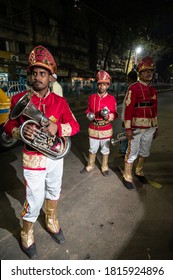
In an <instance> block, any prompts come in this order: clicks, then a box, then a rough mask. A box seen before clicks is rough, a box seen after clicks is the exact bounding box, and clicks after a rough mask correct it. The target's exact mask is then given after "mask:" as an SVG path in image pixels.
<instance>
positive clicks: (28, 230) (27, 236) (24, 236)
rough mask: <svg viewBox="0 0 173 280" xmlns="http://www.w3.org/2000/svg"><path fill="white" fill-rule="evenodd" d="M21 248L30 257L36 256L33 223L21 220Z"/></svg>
mask: <svg viewBox="0 0 173 280" xmlns="http://www.w3.org/2000/svg"><path fill="white" fill-rule="evenodd" d="M21 249H22V250H23V252H24V253H25V254H26V255H27V256H28V257H29V258H30V259H35V258H36V257H37V249H36V246H35V242H34V223H31V222H28V221H26V220H23V227H22V230H21Z"/></svg>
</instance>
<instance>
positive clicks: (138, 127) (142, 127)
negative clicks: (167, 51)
mask: <svg viewBox="0 0 173 280" xmlns="http://www.w3.org/2000/svg"><path fill="white" fill-rule="evenodd" d="M137 72H138V74H139V82H138V83H135V84H132V85H131V86H130V87H129V88H128V93H127V96H126V100H125V112H124V126H125V130H126V136H127V138H128V148H127V152H126V155H125V165H124V174H123V183H124V186H125V187H126V188H127V189H134V184H133V180H132V168H133V162H134V161H135V160H136V159H137V164H136V167H135V176H136V177H137V178H138V179H139V181H140V182H141V183H143V184H147V182H148V181H147V179H146V177H145V176H144V172H143V165H144V162H145V160H146V158H147V157H149V155H150V148H151V144H152V140H153V139H154V138H155V137H156V136H157V134H158V121H157V103H158V98H157V91H156V89H155V88H154V87H153V86H152V85H151V84H150V83H151V80H152V78H153V73H154V63H153V59H152V58H151V57H145V58H143V59H142V60H141V61H140V62H139V64H138V67H137Z"/></svg>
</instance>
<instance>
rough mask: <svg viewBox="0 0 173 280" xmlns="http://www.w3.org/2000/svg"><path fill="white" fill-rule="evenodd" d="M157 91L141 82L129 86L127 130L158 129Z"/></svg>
mask: <svg viewBox="0 0 173 280" xmlns="http://www.w3.org/2000/svg"><path fill="white" fill-rule="evenodd" d="M157 103H158V98H157V91H156V89H155V88H154V87H153V86H151V85H149V86H148V85H147V84H146V83H143V82H141V81H139V82H136V83H134V84H132V85H131V86H129V88H128V92H127V95H126V99H125V110H124V126H125V129H126V130H127V129H132V128H149V127H157V126H158V120H157Z"/></svg>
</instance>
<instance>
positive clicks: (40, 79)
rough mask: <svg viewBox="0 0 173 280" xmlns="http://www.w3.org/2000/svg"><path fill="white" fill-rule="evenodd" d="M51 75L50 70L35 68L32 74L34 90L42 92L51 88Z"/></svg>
mask: <svg viewBox="0 0 173 280" xmlns="http://www.w3.org/2000/svg"><path fill="white" fill-rule="evenodd" d="M50 81H51V75H50V73H49V71H48V70H46V69H45V68H42V67H33V69H32V72H31V82H32V85H33V88H34V90H36V91H40V90H42V89H46V88H48V87H49V82H50Z"/></svg>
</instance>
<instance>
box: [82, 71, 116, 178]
mask: <svg viewBox="0 0 173 280" xmlns="http://www.w3.org/2000/svg"><path fill="white" fill-rule="evenodd" d="M96 81H97V86H98V92H97V93H94V94H92V95H90V96H89V99H88V108H87V110H86V116H87V118H88V119H89V121H90V124H89V129H88V133H89V145H90V148H89V159H88V164H87V166H86V167H84V168H83V169H82V170H81V171H80V173H81V174H84V173H87V172H90V171H91V170H93V169H94V166H95V159H96V154H97V152H98V150H99V148H100V152H101V154H102V162H101V172H102V174H103V176H108V175H109V171H108V157H109V153H110V138H111V137H112V135H113V128H112V121H114V120H115V119H116V117H117V102H116V99H115V97H114V96H112V95H110V94H108V93H107V89H108V87H109V85H110V82H111V77H110V75H109V74H108V73H107V72H105V71H103V70H101V71H99V72H98V73H97V75H96Z"/></svg>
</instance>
